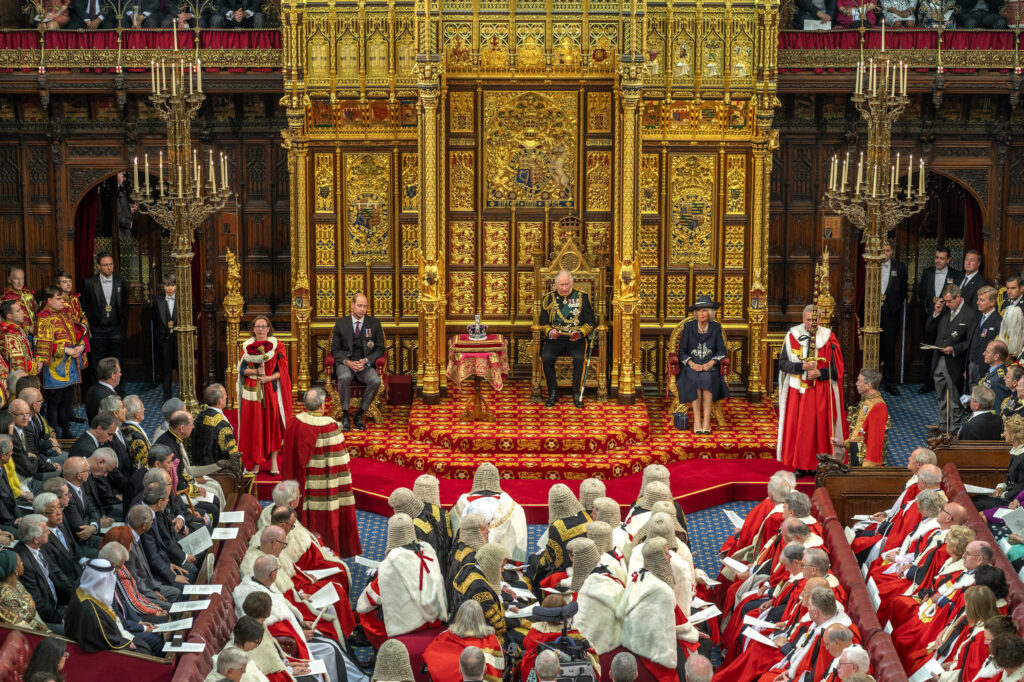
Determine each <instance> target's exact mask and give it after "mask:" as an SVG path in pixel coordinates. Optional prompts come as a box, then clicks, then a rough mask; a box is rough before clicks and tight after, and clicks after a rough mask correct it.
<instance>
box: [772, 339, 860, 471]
mask: <svg viewBox="0 0 1024 682" xmlns="http://www.w3.org/2000/svg"><path fill="white" fill-rule="evenodd" d="M806 336H807V330H806V329H805V328H804V326H803V325H802V324H801V325H797V326H796V327H793V328H792V329H790V330H789V333H788V334H786V339H785V341H784V342H783V344H782V353H783V357H784V358H785V359H786V360H787V361H789V362H794V363H801V362H803V360H804V358H806V357H808V356H811V357H813V356H817V357H818V358H819V360H818V363H817V367H818V369H826V368H828V367H829V366H830V365H834V366H835V369H836V376H835V377H833V378H832V380H830V381H820V380H818V381H811V382H808V381H807V380H806V378H805V377H806V373H800V374H789V373H786V372H782V371H780V372H779V384H778V386H779V437H778V446H777V448H776V456H777V458H778V459H779V461H780V462H782V463H783V464H785V465H786V466H789V467H792V468H794V469H805V470H814V469H817V468H818V455H819V454H820V453H829V454H831V453H832V451H833V449H834V446H833V445H832V439H833V438H838V439H841V440H846V438H847V431H848V430H849V426H848V424H847V422H846V408H845V407H844V405H843V395H842V392H841V391H840V390H839V386H842V384H843V354H842V351H840V349H839V339H837V338H836V336H835V334H833V333H832V331H831V330H829V329H828V328H827V327H818V330H817V333H816V335H815V337H814V339H812V340H811V341H810V342H809V345H810V346H811V349H810V352H809V353H808V352H807V350H806V349H807V346H808V341H807V340H806V339H805V340H804V341H801V337H806Z"/></svg>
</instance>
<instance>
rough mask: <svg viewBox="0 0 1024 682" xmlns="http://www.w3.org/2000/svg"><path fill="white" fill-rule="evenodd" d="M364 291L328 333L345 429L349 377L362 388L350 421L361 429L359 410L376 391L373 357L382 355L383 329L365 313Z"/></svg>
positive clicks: (346, 426) (361, 421)
mask: <svg viewBox="0 0 1024 682" xmlns="http://www.w3.org/2000/svg"><path fill="white" fill-rule="evenodd" d="M366 306H367V300H366V295H365V294H361V293H360V294H356V295H355V296H353V297H352V307H351V312H352V314H351V315H350V316H349V317H343V318H342V319H340V320H338V321H337V322H336V323H335V324H334V333H333V334H332V335H331V355H333V356H334V373H335V376H337V377H338V396H339V399H340V402H341V408H342V413H341V430H342V431H348V429H349V422H348V417H349V414H348V413H349V400H350V397H351V390H350V389H351V386H352V379H353V378H357V379H359V381H360V383H362V384H363V385H364V386H365V387H366V388H365V389H364V391H363V399H362V400H361V401H360V403H359V409H358V410H357V411H356V415H355V418H354V419H353V423H354V424H355V427H356V428H357V429H360V430H362V429H365V428H366V425H365V424H364V423H363V413H364V412H366V410H367V409H369V407H370V405H371V404H373V399H374V398H376V397H377V391H379V390H380V375H379V374H377V370H376V369H375V368H374V364H375V363H376V362H377V359H378V358H380V357H381V356H382V355H384V350H385V341H384V330H383V329H381V326H380V322H378V321H377V319H376V318H374V317H371V316H370V315H367V314H366Z"/></svg>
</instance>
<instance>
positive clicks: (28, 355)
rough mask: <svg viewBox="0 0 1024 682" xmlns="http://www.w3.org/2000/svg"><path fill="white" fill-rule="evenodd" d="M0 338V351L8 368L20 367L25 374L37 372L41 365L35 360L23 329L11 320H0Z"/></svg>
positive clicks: (15, 368) (16, 368)
mask: <svg viewBox="0 0 1024 682" xmlns="http://www.w3.org/2000/svg"><path fill="white" fill-rule="evenodd" d="M0 339H2V341H3V347H2V348H0V353H2V354H3V356H4V361H5V362H6V363H7V366H8V368H9V369H10V370H12V371H13V370H18V369H20V370H21V371H23V372H25V373H27V374H39V370H40V369H41V368H42V366H43V365H42V363H41V362H38V361H37V360H36V355H35V353H34V352H33V351H32V346H30V345H29V343H28V334H26V333H25V330H24V329H22V328H21V327H20V326H18V325H16V324H14V323H13V322H7V321H3V322H0Z"/></svg>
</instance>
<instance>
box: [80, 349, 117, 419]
mask: <svg viewBox="0 0 1024 682" xmlns="http://www.w3.org/2000/svg"><path fill="white" fill-rule="evenodd" d="M96 378H97V379H98V380H99V382H98V383H96V384H94V385H93V386H92V387H91V388H90V389H89V390H88V391H86V392H85V398H84V399H83V400H82V402H84V403H85V416H86V418H87V419H88V420H89V421H90V422H92V418H93V417H95V416H96V415H97V414H98V413H99V411H100V403H101V402H103V399H104V398H106V397H107V396H111V395H117V387H118V386H120V385H121V362H120V361H119V360H118V359H117V358H103V359H102V360H100V361H99V363H98V364H97V366H96Z"/></svg>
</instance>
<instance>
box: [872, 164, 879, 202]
mask: <svg viewBox="0 0 1024 682" xmlns="http://www.w3.org/2000/svg"><path fill="white" fill-rule="evenodd" d="M877 195H878V164H877V163H876V164H875V173H874V178H873V179H872V180H871V196H872V197H875V196H877Z"/></svg>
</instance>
